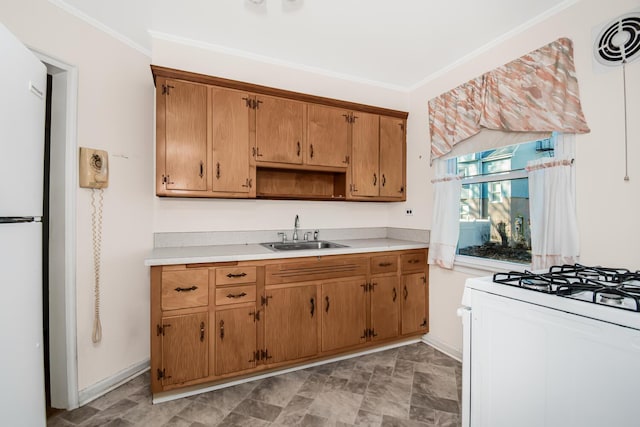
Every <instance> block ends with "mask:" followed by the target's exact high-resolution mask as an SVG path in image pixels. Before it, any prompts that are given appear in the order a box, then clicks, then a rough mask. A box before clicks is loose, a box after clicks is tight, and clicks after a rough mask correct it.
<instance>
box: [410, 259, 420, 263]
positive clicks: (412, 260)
mask: <svg viewBox="0 0 640 427" xmlns="http://www.w3.org/2000/svg"><path fill="white" fill-rule="evenodd" d="M408 262H409V264H417V263H419V262H420V260H419V259H416V258H413V259H410V260H409V261H408Z"/></svg>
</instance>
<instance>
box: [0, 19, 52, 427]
mask: <svg viewBox="0 0 640 427" xmlns="http://www.w3.org/2000/svg"><path fill="white" fill-rule="evenodd" d="M0 82H2V89H1V90H0V342H1V343H2V349H1V350H0V378H1V380H0V417H1V418H2V424H3V425H7V426H9V425H10V426H29V427H36V426H44V425H46V409H45V391H44V353H43V327H42V201H43V173H44V163H43V162H44V116H45V101H46V99H45V98H46V84H47V71H46V68H45V66H44V64H42V62H40V60H38V58H37V57H36V56H35V55H34V54H33V53H32V52H31V51H29V50H28V49H27V48H26V47H25V46H24V45H22V43H20V41H19V40H18V39H17V38H16V37H15V36H14V35H13V34H11V33H10V32H9V31H8V30H7V28H6V27H5V26H4V25H2V23H0Z"/></svg>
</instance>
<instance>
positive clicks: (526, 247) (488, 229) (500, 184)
mask: <svg viewBox="0 0 640 427" xmlns="http://www.w3.org/2000/svg"><path fill="white" fill-rule="evenodd" d="M553 147H554V138H553V136H552V137H551V138H548V139H544V140H540V141H532V142H526V143H522V144H517V145H511V146H507V147H501V148H497V149H493V150H487V151H482V152H478V153H472V154H466V155H464V156H460V157H457V158H455V159H451V160H449V161H450V162H455V165H450V166H452V168H453V169H454V170H457V172H458V173H459V174H461V175H462V176H463V177H464V178H463V179H462V192H461V196H460V237H459V239H458V250H457V253H458V254H459V255H468V256H474V257H480V258H490V259H495V260H500V261H509V262H517V263H526V264H528V263H530V262H531V221H530V216H529V181H528V179H527V172H526V171H525V169H524V168H525V166H526V165H527V162H529V161H530V160H535V159H539V158H541V157H553Z"/></svg>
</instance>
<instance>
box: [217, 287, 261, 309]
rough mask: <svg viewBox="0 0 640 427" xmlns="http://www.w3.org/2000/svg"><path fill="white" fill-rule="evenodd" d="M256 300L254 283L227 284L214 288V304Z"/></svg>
mask: <svg viewBox="0 0 640 427" xmlns="http://www.w3.org/2000/svg"><path fill="white" fill-rule="evenodd" d="M255 300H256V285H242V286H227V287H224V288H217V289H216V305H227V304H239V303H242V302H253V301H255Z"/></svg>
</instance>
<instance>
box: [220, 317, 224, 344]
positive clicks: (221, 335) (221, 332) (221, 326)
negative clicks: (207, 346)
mask: <svg viewBox="0 0 640 427" xmlns="http://www.w3.org/2000/svg"><path fill="white" fill-rule="evenodd" d="M220 339H221V340H223V339H224V320H221V321H220Z"/></svg>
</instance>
